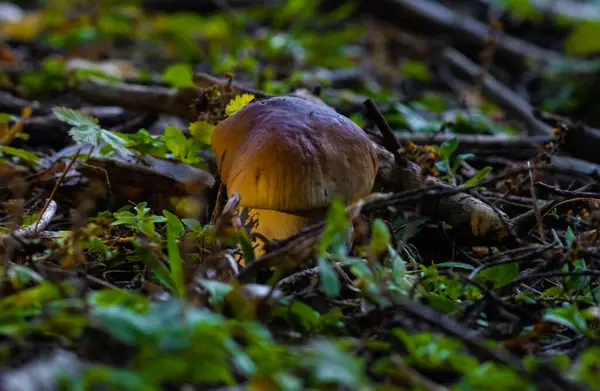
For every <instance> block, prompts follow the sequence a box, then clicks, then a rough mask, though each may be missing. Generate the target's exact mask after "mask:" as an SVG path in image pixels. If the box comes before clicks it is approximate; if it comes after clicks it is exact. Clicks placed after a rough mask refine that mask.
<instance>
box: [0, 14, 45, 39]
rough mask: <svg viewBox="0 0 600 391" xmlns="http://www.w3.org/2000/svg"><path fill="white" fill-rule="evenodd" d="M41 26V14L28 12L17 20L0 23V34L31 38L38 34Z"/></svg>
mask: <svg viewBox="0 0 600 391" xmlns="http://www.w3.org/2000/svg"><path fill="white" fill-rule="evenodd" d="M42 27H43V24H42V14H41V13H39V12H29V13H26V14H25V15H23V17H22V18H21V19H19V20H15V21H4V22H3V23H1V24H0V35H2V36H4V37H5V38H14V39H22V40H33V39H35V38H36V37H37V36H38V35H39V33H40V31H41V29H42Z"/></svg>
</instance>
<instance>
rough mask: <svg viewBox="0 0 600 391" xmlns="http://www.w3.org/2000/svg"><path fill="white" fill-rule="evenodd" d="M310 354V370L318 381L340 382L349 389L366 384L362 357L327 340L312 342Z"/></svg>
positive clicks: (359, 387)
mask: <svg viewBox="0 0 600 391" xmlns="http://www.w3.org/2000/svg"><path fill="white" fill-rule="evenodd" d="M310 355H311V356H312V357H311V358H310V361H311V364H312V365H311V367H312V371H313V374H314V376H315V379H316V380H317V381H318V382H322V383H325V384H331V383H333V384H341V385H344V386H346V387H348V388H351V389H364V388H363V387H365V386H366V379H365V378H364V377H365V371H364V362H363V359H361V358H358V357H356V356H354V355H351V354H349V353H348V352H345V351H344V350H342V349H341V348H339V347H338V346H336V345H335V344H334V343H332V342H330V341H327V340H319V341H314V342H312V343H311V346H310Z"/></svg>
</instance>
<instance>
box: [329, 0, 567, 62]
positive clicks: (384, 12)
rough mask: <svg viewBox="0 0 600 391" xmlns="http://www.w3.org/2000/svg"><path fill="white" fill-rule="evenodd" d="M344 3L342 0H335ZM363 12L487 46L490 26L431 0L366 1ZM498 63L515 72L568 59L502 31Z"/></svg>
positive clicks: (476, 47) (471, 47)
mask: <svg viewBox="0 0 600 391" xmlns="http://www.w3.org/2000/svg"><path fill="white" fill-rule="evenodd" d="M330 3H332V4H334V5H335V4H340V3H341V1H340V0H331V1H330ZM360 5H361V7H360V11H361V12H364V13H371V14H374V15H376V16H377V17H378V18H380V19H382V20H387V21H389V22H391V23H394V24H395V25H396V26H398V27H402V28H403V29H407V28H410V29H413V30H416V31H420V32H424V33H427V34H428V35H431V34H436V33H437V34H439V35H440V36H441V37H442V38H443V39H444V40H445V41H446V42H448V41H449V42H448V43H450V44H452V45H453V46H456V47H457V48H459V49H461V50H465V51H469V52H470V53H473V54H474V55H477V53H478V52H480V51H481V50H483V49H485V48H486V45H487V42H488V35H489V26H488V25H487V24H486V23H482V22H480V21H478V20H476V19H474V18H472V17H470V16H468V15H464V14H461V13H458V12H456V11H454V10H452V9H450V8H448V7H446V6H444V5H443V4H440V3H438V2H434V1H431V0H379V1H377V2H372V1H368V0H362V1H361V2H360ZM495 46H496V52H497V56H495V62H496V63H497V64H500V65H502V66H504V67H506V68H507V69H512V70H514V71H515V73H520V72H521V71H524V70H526V69H530V65H531V64H530V63H531V62H533V63H537V64H540V65H546V64H549V63H550V62H552V61H554V60H561V59H563V60H564V59H565V57H564V56H562V55H561V54H560V53H557V52H554V51H552V50H548V49H544V48H541V47H539V46H537V45H534V44H532V43H529V42H526V41H523V40H521V39H518V38H515V37H512V36H510V35H507V34H500V35H499V36H497V37H496V44H495Z"/></svg>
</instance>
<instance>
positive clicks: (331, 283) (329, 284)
mask: <svg viewBox="0 0 600 391" xmlns="http://www.w3.org/2000/svg"><path fill="white" fill-rule="evenodd" d="M318 259H319V261H318V266H319V275H320V276H321V284H322V285H323V288H324V289H325V294H326V295H327V296H328V297H338V296H339V295H340V280H339V277H338V275H337V273H336V272H335V270H334V269H333V266H331V264H330V263H329V261H328V260H327V259H326V258H324V257H322V256H319V257H318Z"/></svg>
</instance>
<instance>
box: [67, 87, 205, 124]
mask: <svg viewBox="0 0 600 391" xmlns="http://www.w3.org/2000/svg"><path fill="white" fill-rule="evenodd" d="M72 92H73V93H75V94H76V95H78V96H79V97H80V98H82V99H83V100H85V101H86V102H90V103H95V104H101V105H116V106H121V107H124V108H127V109H131V110H137V111H147V112H159V113H165V114H171V115H176V116H178V117H182V118H185V119H187V120H190V121H195V120H197V119H198V114H197V113H196V111H195V109H194V107H193V104H194V100H195V99H196V98H197V97H198V94H197V92H196V91H195V89H191V91H190V89H186V90H179V91H178V90H174V89H170V88H165V87H157V86H143V85H136V84H125V83H108V82H104V81H99V80H91V79H87V80H82V81H79V82H77V83H76V84H75V85H74V86H73V87H72Z"/></svg>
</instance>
